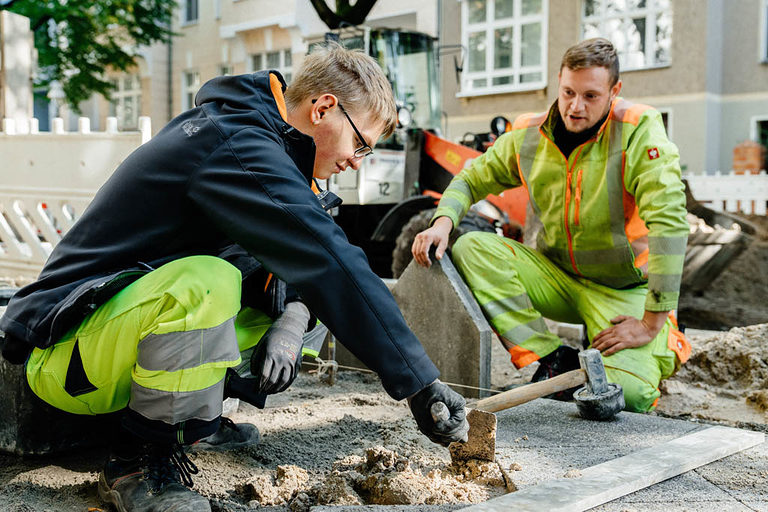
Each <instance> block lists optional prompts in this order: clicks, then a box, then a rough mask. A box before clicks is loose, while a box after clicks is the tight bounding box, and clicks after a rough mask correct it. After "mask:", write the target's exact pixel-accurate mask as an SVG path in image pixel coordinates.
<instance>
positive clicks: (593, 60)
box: [560, 37, 619, 87]
mask: <svg viewBox="0 0 768 512" xmlns="http://www.w3.org/2000/svg"><path fill="white" fill-rule="evenodd" d="M597 66H600V67H603V68H606V69H607V70H608V74H609V75H610V78H611V87H613V86H614V85H616V82H618V81H619V56H618V55H617V54H616V48H614V47H613V44H611V42H610V41H609V40H607V39H605V38H603V37H595V38H592V39H585V40H584V41H582V42H580V43H578V44H575V45H573V46H571V47H570V48H568V49H567V50H566V51H565V55H563V60H562V61H561V62H560V71H562V70H563V68H564V67H567V68H568V69H570V70H572V71H578V70H579V69H585V68H593V67H597Z"/></svg>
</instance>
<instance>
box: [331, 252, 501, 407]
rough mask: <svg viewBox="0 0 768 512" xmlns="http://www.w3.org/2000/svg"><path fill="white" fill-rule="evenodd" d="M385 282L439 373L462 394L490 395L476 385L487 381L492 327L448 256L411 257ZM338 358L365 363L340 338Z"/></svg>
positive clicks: (344, 362) (486, 386)
mask: <svg viewBox="0 0 768 512" xmlns="http://www.w3.org/2000/svg"><path fill="white" fill-rule="evenodd" d="M388 286H391V288H390V289H391V291H392V295H393V296H394V297H395V300H396V301H397V304H398V306H400V310H401V311H402V312H403V317H405V321H406V322H407V323H408V326H409V327H410V328H411V329H412V330H413V332H414V333H415V334H416V336H417V337H418V338H419V340H421V343H422V345H424V349H425V350H426V351H427V354H428V355H429V357H430V358H431V359H432V361H433V362H434V363H435V365H436V366H437V367H438V369H439V370H440V379H441V380H443V381H444V382H448V383H451V384H452V387H453V388H454V389H455V390H456V391H458V392H460V393H462V394H463V395H464V396H467V397H484V396H488V394H489V393H488V392H487V391H481V390H478V389H476V388H483V389H489V388H490V387H491V342H492V334H493V331H492V330H491V326H490V325H489V324H488V321H487V320H486V319H485V317H484V316H483V313H482V311H481V310H480V306H478V305H477V302H476V301H475V298H474V297H473V296H472V292H470V291H469V288H467V285H466V284H464V281H463V280H462V279H461V276H459V273H458V271H457V270H456V267H454V266H453V263H452V262H451V260H450V258H449V257H448V256H447V255H446V256H445V257H443V259H442V260H440V261H437V260H434V262H433V265H432V266H431V267H430V268H429V269H426V268H424V267H421V266H419V265H417V264H416V263H414V262H411V263H410V264H409V265H408V267H407V268H406V269H405V271H404V272H403V274H402V275H401V276H400V279H398V280H397V282H396V283H394V284H392V283H391V282H390V283H388ZM323 353H324V352H321V354H323ZM321 357H322V355H321ZM336 361H337V362H338V363H339V364H340V365H344V366H351V367H355V368H365V366H364V365H363V364H362V363H361V362H360V361H359V360H358V359H357V358H355V357H354V356H352V354H351V353H350V352H349V351H348V350H346V349H345V348H344V347H343V346H341V344H336Z"/></svg>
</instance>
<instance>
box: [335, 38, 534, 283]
mask: <svg viewBox="0 0 768 512" xmlns="http://www.w3.org/2000/svg"><path fill="white" fill-rule="evenodd" d="M326 39H334V40H336V41H338V42H340V43H341V44H342V45H344V46H345V47H347V48H353V49H361V50H363V51H365V52H366V53H368V54H369V55H371V56H372V57H373V58H374V59H375V60H376V61H377V62H378V63H379V64H380V65H381V67H382V69H383V70H384V72H385V73H386V75H387V78H388V79H389V82H390V84H391V85H392V91H393V92H394V96H395V100H396V102H397V113H398V127H397V129H396V130H395V133H394V134H393V135H392V136H391V137H389V138H388V139H386V140H384V141H381V142H379V143H378V144H376V148H375V151H374V154H373V155H371V156H370V157H368V158H367V159H365V161H364V162H363V163H362V165H361V167H360V170H359V171H357V172H346V173H341V174H338V175H335V176H334V177H333V178H332V179H331V180H330V183H329V184H328V186H329V188H330V190H331V191H333V192H334V193H335V194H336V195H338V196H339V197H340V198H341V199H342V200H343V203H342V205H341V206H339V207H338V208H336V209H334V211H333V215H334V217H335V219H336V222H337V223H338V224H339V225H340V226H341V227H342V229H343V230H344V232H345V233H346V234H347V237H348V238H349V239H350V241H351V242H352V243H353V244H355V245H358V246H360V247H361V248H362V249H363V250H364V251H365V253H366V255H367V256H368V259H369V261H370V263H371V267H372V268H373V270H374V271H375V272H376V273H377V274H379V275H380V276H382V277H389V276H390V275H391V276H393V277H398V276H399V275H400V273H402V271H403V270H404V269H405V267H406V266H407V265H408V263H409V262H410V260H411V254H410V246H411V242H412V241H413V238H414V236H415V235H416V234H417V233H418V232H419V231H422V230H423V229H426V228H427V227H428V225H429V220H430V218H431V217H432V214H433V213H434V208H435V206H436V205H437V202H438V201H439V199H440V196H441V193H442V192H443V190H445V188H446V187H447V186H448V183H449V182H450V181H451V179H452V178H453V176H454V175H455V174H457V173H458V172H459V171H461V169H462V168H463V167H464V166H465V165H466V164H467V163H468V162H469V161H470V160H471V159H473V158H476V157H477V156H479V155H480V154H481V151H484V150H485V149H487V148H488V147H489V145H490V144H491V143H492V141H493V140H494V139H495V138H496V137H497V136H498V135H499V134H500V133H502V132H504V131H506V130H508V129H509V127H510V124H509V122H508V121H507V120H506V119H505V118H503V117H498V118H495V119H494V120H493V122H492V125H491V131H490V132H488V133H483V134H469V135H468V136H467V135H465V138H464V140H465V141H466V143H467V145H463V144H457V143H454V142H451V141H449V140H447V139H445V138H442V137H441V136H440V133H441V130H440V121H441V109H440V104H441V102H440V90H439V83H438V76H437V52H436V40H435V38H433V37H432V36H429V35H427V34H423V33H419V32H413V31H404V30H396V29H382V28H368V27H354V28H353V29H351V30H350V29H345V30H341V31H337V32H334V33H331V34H328V35H326ZM526 204H527V195H526V194H525V191H524V190H510V191H507V192H504V193H503V194H502V195H500V196H488V197H487V198H486V199H485V200H483V201H480V202H479V203H477V204H476V205H474V206H473V207H472V209H471V210H470V212H469V213H468V214H467V215H466V217H465V218H464V219H463V220H462V221H461V224H460V225H459V226H457V228H456V229H455V230H454V233H453V239H455V238H457V237H458V236H459V235H460V234H462V233H465V232H467V231H478V230H481V231H490V232H497V233H499V234H504V235H505V236H509V237H511V238H519V237H520V232H521V226H522V225H523V224H524V222H525V211H526ZM452 241H453V240H452Z"/></svg>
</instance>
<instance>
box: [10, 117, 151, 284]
mask: <svg viewBox="0 0 768 512" xmlns="http://www.w3.org/2000/svg"><path fill="white" fill-rule="evenodd" d="M2 128H3V131H2V132H0V155H1V156H0V276H5V277H11V278H17V277H22V278H35V277H36V276H37V274H38V273H39V272H40V269H41V268H42V266H43V263H45V260H46V259H47V258H48V256H49V255H50V253H51V250H52V249H53V247H54V246H55V245H56V244H57V243H58V242H59V240H61V237H62V235H64V234H65V233H66V232H67V231H68V230H69V229H70V227H72V225H73V224H74V222H75V221H76V220H77V219H78V217H79V216H80V215H81V214H82V212H83V211H84V210H85V208H86V207H87V206H88V204H89V203H90V202H91V199H92V198H93V196H94V195H95V194H96V191H97V190H98V189H99V187H101V185H102V184H103V183H104V182H105V181H106V180H107V178H108V177H109V176H110V175H111V174H112V172H113V171H114V170H115V168H116V167H117V166H118V165H119V164H120V163H121V162H122V161H123V160H124V159H125V158H126V157H127V156H128V155H129V154H130V153H131V152H132V151H133V150H134V149H136V148H137V147H139V146H140V145H141V144H143V143H144V142H146V141H147V140H149V138H150V137H151V133H152V132H151V122H150V119H149V118H148V117H141V118H139V131H132V132H119V131H118V130H117V119H116V118H107V123H106V130H105V131H103V132H92V131H91V130H90V120H89V119H88V118H80V119H79V122H78V131H77V132H66V131H65V130H64V120H63V119H61V118H56V119H54V120H53V130H52V131H50V132H40V131H39V130H38V123H37V120H36V119H31V120H29V121H28V122H22V123H17V122H14V121H13V120H11V119H4V120H3V124H2Z"/></svg>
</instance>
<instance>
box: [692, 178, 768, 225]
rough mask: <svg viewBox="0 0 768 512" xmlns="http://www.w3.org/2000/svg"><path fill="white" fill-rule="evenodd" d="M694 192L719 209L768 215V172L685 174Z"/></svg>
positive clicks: (703, 200) (697, 196) (695, 195)
mask: <svg viewBox="0 0 768 512" xmlns="http://www.w3.org/2000/svg"><path fill="white" fill-rule="evenodd" d="M683 178H684V179H686V180H687V181H688V185H689V186H690V187H691V193H692V194H693V197H695V198H696V199H697V200H698V201H700V202H702V203H704V204H705V205H706V206H708V207H709V208H711V209H713V210H717V211H726V212H742V213H754V214H757V215H765V214H766V205H767V204H768V174H766V172H765V171H760V174H735V173H734V172H733V171H731V172H729V173H728V174H721V173H719V172H718V173H715V174H685V175H683Z"/></svg>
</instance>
